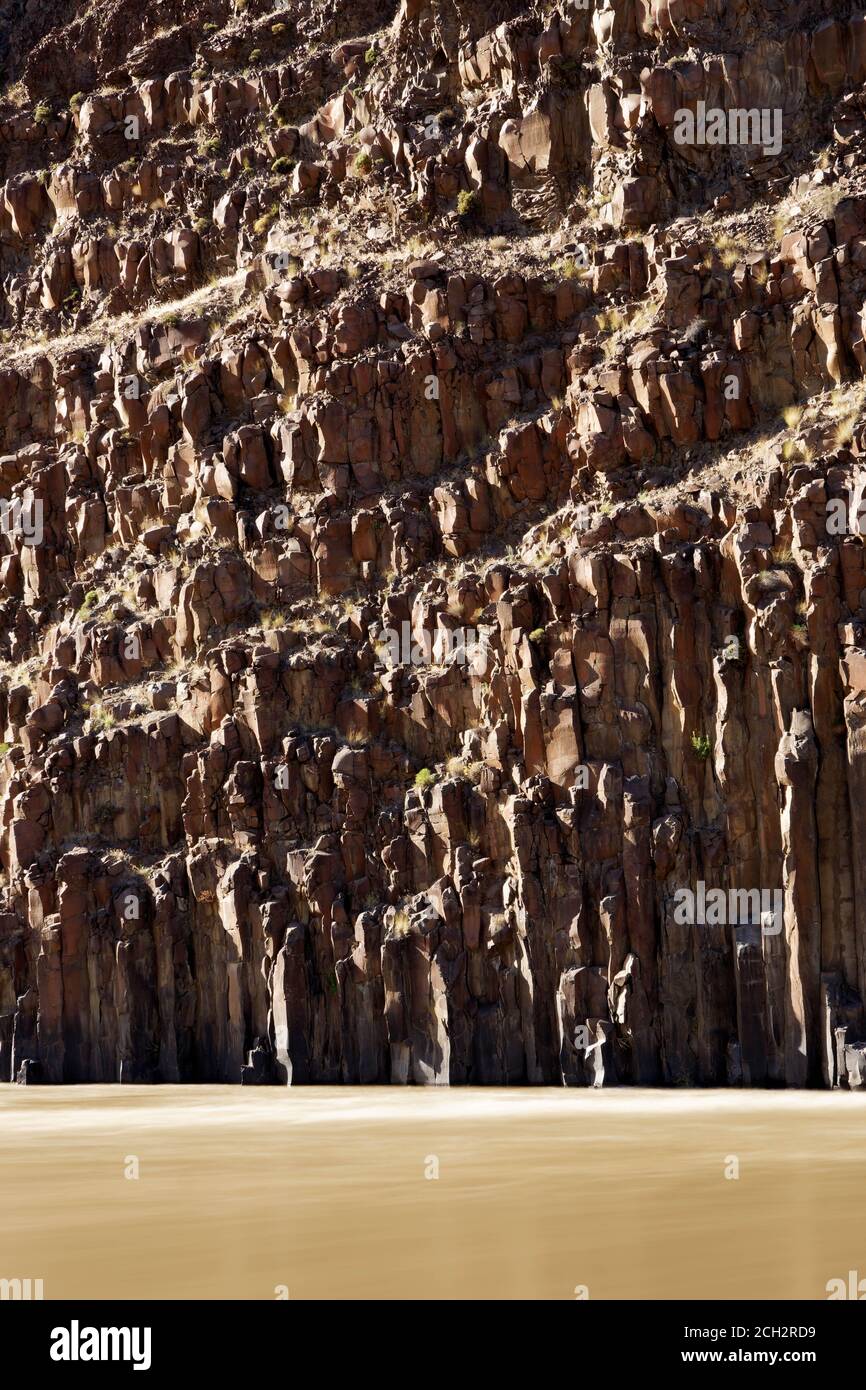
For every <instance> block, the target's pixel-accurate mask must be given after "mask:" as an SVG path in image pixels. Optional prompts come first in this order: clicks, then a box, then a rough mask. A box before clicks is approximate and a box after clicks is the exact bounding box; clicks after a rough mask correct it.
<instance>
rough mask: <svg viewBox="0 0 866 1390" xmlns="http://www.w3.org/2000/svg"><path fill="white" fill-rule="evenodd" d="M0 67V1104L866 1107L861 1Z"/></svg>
mask: <svg viewBox="0 0 866 1390" xmlns="http://www.w3.org/2000/svg"><path fill="white" fill-rule="evenodd" d="M0 55H2V59H3V64H4V82H5V86H4V88H3V90H2V97H0V522H2V526H0V725H2V728H0V738H2V740H3V752H2V758H0V806H2V821H0V864H2V881H0V891H2V898H0V1080H6V1081H8V1080H20V1081H21V1082H22V1083H25V1084H32V1083H36V1082H42V1083H46V1082H47V1083H60V1082H83V1081H99V1082H106V1081H125V1082H146V1081H153V1082H159V1081H162V1082H177V1081H184V1082H205V1081H207V1082H244V1083H248V1084H282V1085H285V1084H287V1083H291V1084H303V1083H313V1084H315V1083H327V1082H331V1083H338V1082H341V1083H367V1084H385V1083H409V1084H428V1083H432V1084H448V1083H452V1084H459V1083H464V1084H492V1085H505V1084H510V1085H516V1084H521V1083H529V1084H542V1085H559V1084H565V1085H569V1086H601V1085H616V1084H634V1085H692V1086H725V1085H746V1086H813V1085H814V1086H839V1087H851V1088H861V1087H863V1086H864V1085H866V1016H864V1014H866V1011H864V1000H866V852H864V850H866V838H864V825H866V553H864V546H863V538H862V537H861V534H860V528H859V520H858V510H859V505H860V503H861V500H862V498H863V495H864V491H866V461H864V458H863V456H864V453H866V428H864V426H866V418H864V414H863V402H864V399H866V14H864V13H862V12H860V11H858V10H856V9H854V8H852V7H851V6H849V5H847V4H844V3H841V0H823V2H822V0H811V2H809V0H802V3H800V4H790V3H788V0H785V3H778V4H776V3H771V0H760V3H758V0H725V3H722V0H597V3H593V2H592V0H587V3H586V4H583V3H580V2H579V0H559V3H558V4H557V5H551V4H546V3H530V4H521V3H515V2H514V0H501V2H500V3H496V0H494V2H493V3H484V4H482V3H479V0H400V3H397V2H396V0H393V2H392V3H385V2H384V0H328V3H316V0H299V3H298V4H297V5H295V6H293V7H291V8H288V7H287V8H286V9H285V10H282V9H280V8H275V7H274V6H273V5H272V4H271V3H270V0H268V3H267V4H266V3H264V0H247V3H241V0H235V2H234V3H231V0H197V3H195V4H192V3H191V2H190V0H162V3H154V4H152V5H149V6H146V7H145V6H140V7H134V6H133V7H130V6H129V4H128V3H127V0H104V2H102V3H101V2H100V0H97V3H95V4H94V3H85V2H84V0H63V2H62V3H61V0H53V3H48V2H47V0H46V3H44V4H42V5H40V6H38V7H35V6H32V5H28V6H25V5H22V4H11V5H8V6H7V7H6V9H5V10H4V13H3V16H2V17H0ZM684 111H688V112H690V113H691V114H692V115H693V117H694V119H695V127H694V128H695V129H697V128H698V126H699V125H700V122H701V121H703V122H704V123H706V119H707V113H710V116H712V112H714V111H715V112H721V113H723V115H724V117H725V128H726V129H727V130H729V131H730V129H732V126H731V124H730V122H729V121H728V119H727V118H728V117H729V115H730V113H735V119H736V121H738V122H739V126H738V128H739V129H740V131H741V133H742V131H743V130H748V131H749V132H750V133H751V135H753V136H754V137H755V143H752V144H748V143H743V142H742V141H739V142H737V141H734V142H733V143H732V142H730V141H728V140H726V141H725V142H724V143H718V144H712V143H703V144H701V143H697V142H692V143H689V141H685V142H683V141H681V140H680V139H679V138H678V134H677V132H678V130H681V116H682V113H683V112H684ZM750 112H754V113H755V116H756V117H758V118H759V117H760V116H761V115H762V113H763V115H764V116H766V118H767V125H766V127H765V128H764V131H763V135H762V132H761V129H760V120H758V122H757V124H755V125H754V127H751V126H750V125H749V123H748V120H747V119H746V118H747V117H748V114H749V113H750ZM740 116H743V118H744V120H743V121H740ZM776 135H778V137H779V138H778V140H776V139H775V137H776ZM764 136H766V138H763V137H764ZM864 512H866V507H864ZM690 903H691V907H690V906H689V904H690ZM696 903H698V904H700V906H699V907H698V908H697V909H695V904H696ZM768 905H769V910H768Z"/></svg>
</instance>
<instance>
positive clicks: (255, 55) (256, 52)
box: [250, 48, 262, 63]
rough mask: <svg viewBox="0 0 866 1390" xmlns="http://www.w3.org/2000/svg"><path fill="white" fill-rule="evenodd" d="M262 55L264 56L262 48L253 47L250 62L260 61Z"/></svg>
mask: <svg viewBox="0 0 866 1390" xmlns="http://www.w3.org/2000/svg"><path fill="white" fill-rule="evenodd" d="M261 56H262V50H261V49H260V48H253V49H251V51H250V62H251V63H257V62H259V60H260V58H261Z"/></svg>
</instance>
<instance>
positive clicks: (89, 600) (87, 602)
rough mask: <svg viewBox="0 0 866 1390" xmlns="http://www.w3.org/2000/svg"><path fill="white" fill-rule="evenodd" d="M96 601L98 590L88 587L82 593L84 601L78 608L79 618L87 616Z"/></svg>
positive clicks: (95, 604)
mask: <svg viewBox="0 0 866 1390" xmlns="http://www.w3.org/2000/svg"><path fill="white" fill-rule="evenodd" d="M98 603H99V591H98V590H97V589H88V591H87V593H86V594H85V595H84V602H83V603H82V605H81V607H80V608H79V610H78V616H79V618H82V619H84V618H89V617H90V615H91V613H92V612H93V610H94V608H96V607H97V605H98Z"/></svg>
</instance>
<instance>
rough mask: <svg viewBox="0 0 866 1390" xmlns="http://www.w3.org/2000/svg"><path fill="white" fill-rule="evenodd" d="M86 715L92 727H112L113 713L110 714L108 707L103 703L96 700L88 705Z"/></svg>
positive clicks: (113, 721) (113, 722)
mask: <svg viewBox="0 0 866 1390" xmlns="http://www.w3.org/2000/svg"><path fill="white" fill-rule="evenodd" d="M87 717H88V719H89V720H90V724H91V727H92V728H94V729H113V728H114V724H115V719H114V715H113V714H112V712H111V710H110V709H106V707H105V705H103V704H101V703H100V702H98V701H97V703H96V704H93V705H90V706H89V708H88V710H87Z"/></svg>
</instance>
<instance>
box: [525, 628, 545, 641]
mask: <svg viewBox="0 0 866 1390" xmlns="http://www.w3.org/2000/svg"><path fill="white" fill-rule="evenodd" d="M546 636H547V633H546V631H545V630H544V628H543V627H535V628H533V629H532V631H531V632H530V634H529V640H530V642H543V641H544V639H545V637H546Z"/></svg>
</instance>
